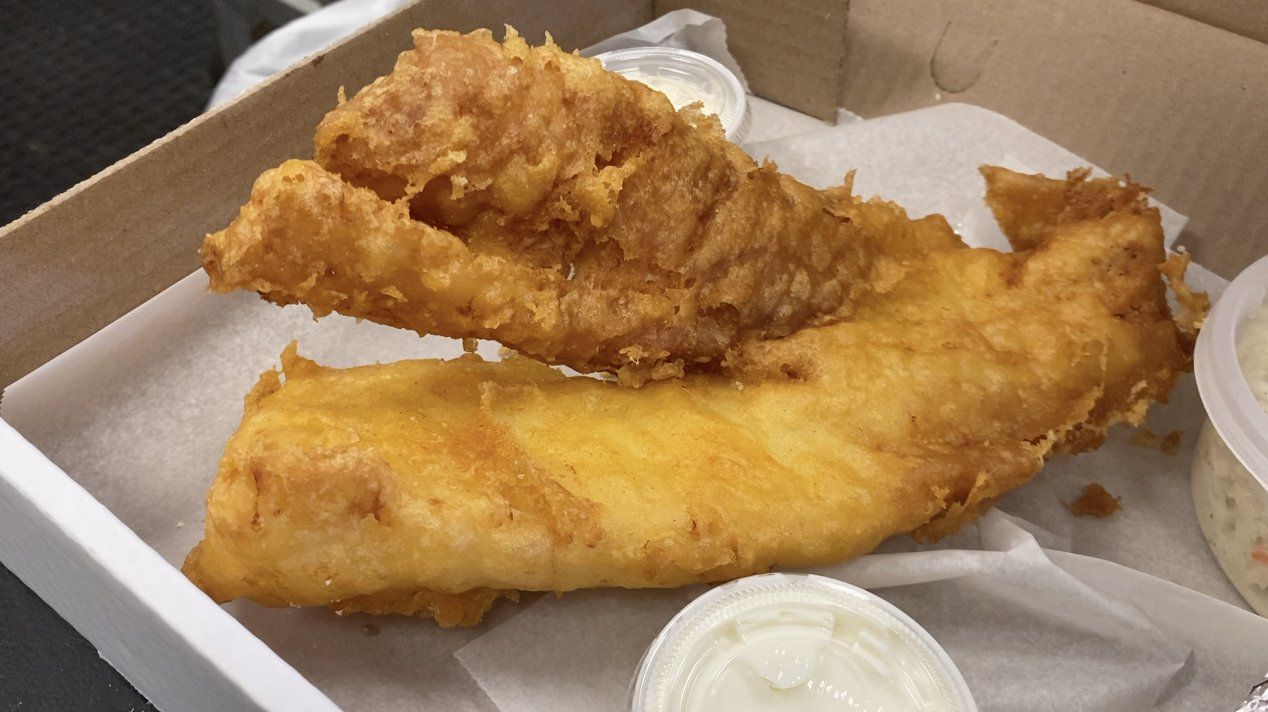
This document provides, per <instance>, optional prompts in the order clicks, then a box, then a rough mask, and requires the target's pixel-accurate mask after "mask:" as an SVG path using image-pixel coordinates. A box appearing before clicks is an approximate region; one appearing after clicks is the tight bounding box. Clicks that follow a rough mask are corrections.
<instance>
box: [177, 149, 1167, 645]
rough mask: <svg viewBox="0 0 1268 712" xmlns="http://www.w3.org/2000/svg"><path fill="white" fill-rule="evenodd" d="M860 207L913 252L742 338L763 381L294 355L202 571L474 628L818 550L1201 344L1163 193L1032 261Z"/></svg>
mask: <svg viewBox="0 0 1268 712" xmlns="http://www.w3.org/2000/svg"><path fill="white" fill-rule="evenodd" d="M987 175H988V180H989V181H990V184H991V185H990V190H991V192H990V199H991V202H992V203H993V207H994V208H995V209H996V210H997V212H998V211H1000V210H1009V209H1015V210H1019V211H1025V210H1029V209H1030V208H1031V207H1032V206H1027V205H1024V204H1022V205H1010V204H1009V201H1013V200H1017V199H1018V196H1024V195H1027V193H1024V192H1015V191H1004V192H1003V193H1000V192H999V191H997V190H995V189H996V188H997V187H998V186H999V185H1000V183H1001V181H1003V180H1005V179H1007V180H1008V181H1015V182H1020V184H1029V186H1030V189H1031V190H1032V192H1035V193H1044V194H1046V191H1048V190H1050V189H1053V188H1054V187H1057V188H1058V190H1065V188H1066V187H1068V186H1066V185H1065V182H1062V181H1048V180H1047V179H1045V178H1042V177H1039V176H1018V175H1015V174H1009V173H1003V172H991V173H988V174H987ZM1072 180H1073V181H1080V179H1079V177H1078V176H1075V177H1074V178H1073V179H1072ZM1106 189H1108V187H1107V188H1106ZM862 205H864V206H865V207H864V208H862V210H864V211H874V210H883V211H884V212H882V213H881V214H886V215H889V216H890V217H891V218H892V220H893V225H892V226H891V227H892V228H893V229H891V230H886V231H883V234H882V233H878V234H877V235H876V236H874V237H875V239H876V240H883V239H884V238H886V237H888V238H889V239H890V242H889V243H885V244H884V246H883V247H880V248H877V251H878V253H879V254H881V255H882V256H889V255H904V256H903V257H902V258H901V259H893V260H891V261H889V262H888V263H886V266H885V267H884V268H883V269H877V270H874V271H873V272H872V273H870V274H869V285H870V288H869V289H868V290H867V291H866V292H864V293H863V294H861V296H860V297H859V300H858V302H857V304H856V305H855V309H854V313H853V315H852V317H851V318H849V319H847V320H843V321H840V322H837V323H834V324H830V325H826V326H822V327H812V328H806V329H802V330H801V331H798V332H797V333H795V334H792V335H790V336H788V337H786V338H783V339H779V340H771V341H759V342H752V343H749V344H747V345H744V346H742V347H741V348H739V349H737V350H735V351H734V352H733V353H732V354H731V358H732V359H734V360H735V361H736V362H737V363H742V364H743V366H744V368H743V369H742V371H741V373H742V376H743V378H742V379H736V378H733V377H730V376H728V375H725V374H722V373H693V374H688V375H687V376H686V377H684V378H683V379H680V380H672V381H658V382H655V383H649V384H647V385H646V386H644V387H643V388H642V389H639V390H634V389H628V388H621V387H619V386H618V385H616V384H613V383H608V382H602V381H598V380H594V379H589V378H580V377H573V378H570V377H565V376H564V375H562V374H560V373H559V372H557V371H555V370H553V369H551V368H548V367H546V366H544V365H542V364H540V363H537V362H534V361H531V360H529V359H526V358H521V357H516V358H512V359H510V360H509V361H506V362H501V363H488V362H483V361H480V360H479V359H477V358H475V357H470V356H469V357H464V358H461V359H458V360H456V361H428V360H423V361H403V362H399V363H395V364H390V365H380V366H364V367H359V368H350V369H343V370H338V369H332V368H325V367H322V366H319V365H317V364H315V363H313V362H311V361H308V360H306V359H303V358H301V357H299V356H298V355H296V353H295V352H294V349H290V350H288V352H287V353H286V354H284V355H283V371H284V377H283V376H282V375H279V374H277V373H274V372H269V373H266V374H264V376H263V377H262V378H261V380H260V383H259V385H257V386H256V388H255V390H254V391H253V392H252V393H251V394H250V395H249V396H248V397H247V401H246V409H245V410H246V412H245V415H244V417H243V421H242V424H241V426H240V428H239V430H238V431H237V433H236V434H235V435H234V436H233V438H232V439H231V440H230V442H229V444H228V446H227V448H226V451H225V455H224V458H223V460H222V462H221V467H220V472H219V475H218V476H217V478H216V481H215V483H214V485H213V486H212V489H211V491H210V493H209V495H208V500H207V524H206V532H205V538H204V540H203V541H202V543H200V544H199V545H198V547H197V548H196V549H195V550H194V551H193V552H192V553H191V554H190V556H189V558H188V560H187V561H186V563H185V567H184V570H185V572H186V573H187V574H188V575H189V577H190V578H191V579H192V580H194V581H195V582H196V583H197V584H198V585H199V586H201V587H202V588H203V589H204V590H205V591H207V592H208V593H209V594H210V595H211V596H212V597H213V598H215V599H216V600H218V601H226V600H230V599H235V598H249V599H252V600H255V601H258V602H260V603H263V604H266V605H301V606H312V605H330V606H333V607H335V608H336V609H337V610H346V611H370V612H376V613H386V612H397V613H409V614H420V615H428V616H432V617H435V618H436V620H437V621H438V622H440V623H441V624H442V625H467V624H473V623H475V622H478V620H479V618H480V616H481V615H482V613H483V612H484V610H485V609H486V608H487V607H488V606H489V605H491V603H492V602H493V600H494V599H495V598H496V597H497V596H499V595H504V594H510V593H512V592H514V591H519V590H529V591H570V590H574V589H578V588H586V587H596V586H622V587H630V588H639V587H668V586H679V585H683V584H688V583H693V582H701V581H721V580H725V579H730V578H734V577H738V576H743V575H746V574H752V573H755V572H763V571H767V570H769V569H771V568H773V567H794V568H795V567H805V566H811V565H817V564H823V563H827V562H832V561H837V560H840V559H843V558H846V557H850V556H855V555H858V554H862V553H865V552H868V551H870V550H871V549H872V548H873V547H875V546H876V545H877V544H878V543H879V542H881V541H882V540H883V539H885V538H886V537H888V536H891V535H893V534H896V533H901V532H913V533H914V534H915V535H916V536H918V537H924V538H932V537H937V536H941V535H943V534H946V533H949V532H951V531H954V530H955V529H956V528H957V527H959V526H961V525H963V524H964V523H965V522H968V521H971V520H972V519H973V518H974V517H976V516H977V515H978V514H980V513H981V512H982V511H983V510H984V509H985V508H986V507H988V506H990V504H991V503H992V502H993V501H994V500H995V499H996V498H997V497H999V496H1000V495H1002V494H1003V493H1004V492H1006V491H1008V490H1010V489H1012V488H1014V487H1017V486H1018V485H1021V484H1023V483H1024V482H1026V481H1027V480H1029V479H1030V478H1031V477H1033V476H1034V475H1035V474H1036V473H1037V472H1038V471H1039V469H1040V468H1041V467H1042V465H1043V462H1044V460H1045V459H1046V458H1047V457H1049V456H1051V455H1053V454H1054V453H1058V452H1064V451H1078V450H1083V449H1086V448H1089V447H1094V446H1097V445H1099V444H1100V443H1101V441H1102V440H1103V438H1104V434H1105V431H1106V428H1108V427H1109V426H1110V425H1111V424H1113V423H1116V422H1124V421H1125V422H1129V423H1139V422H1140V421H1141V420H1142V419H1143V417H1144V415H1145V411H1146V409H1147V408H1148V406H1149V405H1150V403H1152V402H1153V401H1155V400H1165V398H1166V395H1167V393H1168V391H1169V390H1170V388H1171V387H1172V385H1173V383H1174V382H1175V379H1176V377H1177V374H1178V373H1179V372H1180V371H1181V370H1183V369H1184V368H1185V367H1186V366H1187V365H1188V363H1189V355H1190V350H1189V337H1188V336H1186V335H1185V334H1184V333H1182V332H1181V330H1180V329H1179V328H1178V327H1177V326H1176V324H1175V323H1174V321H1173V319H1172V317H1171V315H1170V313H1169V311H1168V307H1167V301H1166V288H1165V286H1164V284H1163V281H1162V279H1161V277H1160V267H1161V266H1162V265H1163V263H1164V260H1165V258H1166V256H1165V253H1164V250H1163V246H1162V232H1161V228H1160V226H1159V220H1158V214H1157V212H1156V211H1155V210H1153V209H1150V208H1149V207H1148V206H1147V205H1146V204H1145V202H1144V199H1143V196H1142V197H1139V198H1138V199H1136V200H1134V201H1131V202H1130V203H1129V204H1124V205H1118V206H1116V207H1115V208H1113V209H1112V210H1111V211H1110V212H1109V213H1108V214H1105V215H1095V216H1091V217H1086V218H1081V217H1079V216H1078V215H1075V214H1074V213H1070V214H1068V215H1067V219H1065V220H1064V221H1063V222H1062V223H1061V224H1058V225H1052V226H1050V227H1051V229H1045V230H1043V231H1038V232H1035V231H1031V232H1027V233H1026V234H1028V235H1029V234H1036V235H1038V234H1042V239H1041V240H1038V241H1036V242H1035V243H1034V244H1031V245H1029V246H1030V249H1028V250H1025V251H1021V252H1017V253H1011V254H1005V253H999V252H996V251H993V250H987V249H967V248H964V247H963V246H962V245H958V244H940V243H939V241H938V240H936V239H927V238H928V235H927V234H925V232H924V231H923V230H918V229H912V228H911V223H903V222H902V221H901V220H900V219H899V217H898V215H899V213H896V212H895V211H893V210H889V209H887V208H885V206H884V205H883V204H878V203H872V204H862ZM1076 212H1077V211H1076ZM1005 228H1006V229H1007V230H1008V231H1009V232H1010V234H1012V235H1013V236H1016V230H1014V229H1013V228H1011V227H1009V226H1008V225H1005Z"/></svg>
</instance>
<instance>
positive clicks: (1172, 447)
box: [1158, 430, 1180, 455]
mask: <svg viewBox="0 0 1268 712" xmlns="http://www.w3.org/2000/svg"><path fill="white" fill-rule="evenodd" d="M1158 449H1159V450H1162V452H1163V453H1164V454H1167V455H1174V454H1176V453H1177V452H1180V431H1179V430H1172V431H1171V432H1169V433H1167V437H1165V438H1163V439H1162V445H1160V446H1159V447H1158Z"/></svg>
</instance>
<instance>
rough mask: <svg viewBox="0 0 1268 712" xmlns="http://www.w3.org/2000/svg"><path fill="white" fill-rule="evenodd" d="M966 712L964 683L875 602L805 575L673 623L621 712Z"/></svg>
mask: <svg viewBox="0 0 1268 712" xmlns="http://www.w3.org/2000/svg"><path fill="white" fill-rule="evenodd" d="M842 709H848V710H853V711H854V712H882V711H883V712H893V711H896V710H919V711H923V712H934V711H937V712H976V710H977V706H976V705H975V703H974V702H973V696H972V695H971V694H970V693H969V688H968V685H966V684H965V682H964V678H963V677H962V676H961V675H960V672H959V670H957V669H956V667H955V664H954V663H953V662H951V658H949V657H948V656H947V654H946V652H945V651H943V649H942V648H941V647H940V646H939V645H938V643H937V642H936V641H934V639H933V637H932V636H930V635H929V634H928V633H927V632H925V630H924V629H923V628H921V627H920V626H919V625H917V624H916V622H915V621H913V620H912V619H911V618H909V617H907V615H906V614H904V613H903V612H902V611H900V610H898V609H897V608H895V607H894V606H893V605H891V604H889V603H888V602H886V601H885V600H884V599H882V598H880V597H878V596H876V595H874V594H871V593H868V592H867V591H865V590H863V589H861V588H857V587H855V586H851V585H849V584H847V583H843V582H841V581H837V580H835V579H830V578H825V577H823V576H813V575H805V574H763V575H761V576H750V577H748V578H742V579H739V580H736V581H732V582H731V583H728V584H724V585H722V586H718V587H716V588H714V589H712V590H710V591H709V592H708V593H705V594H704V595H702V596H700V597H699V598H697V599H696V600H695V601H692V602H691V603H690V604H689V605H688V606H687V607H686V608H684V609H683V610H682V611H680V612H679V613H678V615H676V616H674V618H673V620H671V621H670V622H669V624H668V625H666V626H665V629H664V630H663V631H661V633H660V636H658V637H657V638H656V640H655V641H654V642H653V643H652V644H651V646H650V647H649V648H648V649H647V652H646V653H645V654H644V655H643V659H642V661H641V662H640V663H639V668H638V672H637V673H636V675H635V678H634V682H633V685H632V690H631V703H630V710H631V712H704V711H705V710H726V711H727V712H758V711H760V710H785V711H788V712H793V711H796V712H819V711H821V710H822V711H827V710H842Z"/></svg>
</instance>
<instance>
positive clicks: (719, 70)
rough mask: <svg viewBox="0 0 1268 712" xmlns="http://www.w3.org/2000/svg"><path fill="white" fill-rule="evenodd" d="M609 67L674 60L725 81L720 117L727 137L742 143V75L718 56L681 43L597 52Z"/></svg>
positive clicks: (680, 66) (744, 97)
mask: <svg viewBox="0 0 1268 712" xmlns="http://www.w3.org/2000/svg"><path fill="white" fill-rule="evenodd" d="M595 59H597V60H599V61H600V62H602V63H603V66H604V67H605V68H606V69H608V70H609V71H613V72H616V73H617V74H620V73H622V72H623V71H625V70H629V69H637V68H639V67H642V66H648V65H650V64H654V63H657V62H671V63H673V65H674V67H675V69H678V70H681V71H684V72H687V73H689V74H694V75H695V76H697V77H700V78H707V77H712V78H715V79H717V80H719V81H720V82H721V83H722V86H723V89H724V93H723V96H722V101H721V108H720V109H719V111H718V120H719V121H721V122H722V130H723V131H724V132H725V133H726V137H727V139H728V140H730V141H732V142H734V143H739V142H740V141H741V140H742V139H743V138H744V133H745V132H746V131H747V130H748V96H747V95H746V94H745V93H744V85H743V84H740V79H739V77H737V76H735V73H734V72H732V71H731V70H730V69H727V68H726V66H725V65H723V64H722V63H721V62H718V61H717V60H716V59H714V58H712V57H710V56H708V55H705V54H701V53H699V52H692V51H691V50H689V49H681V48H678V47H629V48H626V49H617V50H612V51H611V52H603V53H602V54H598V55H595Z"/></svg>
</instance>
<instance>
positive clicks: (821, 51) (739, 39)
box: [656, 0, 850, 121]
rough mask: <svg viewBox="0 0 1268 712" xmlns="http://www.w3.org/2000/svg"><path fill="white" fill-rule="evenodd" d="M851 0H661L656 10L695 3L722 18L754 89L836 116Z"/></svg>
mask: <svg viewBox="0 0 1268 712" xmlns="http://www.w3.org/2000/svg"><path fill="white" fill-rule="evenodd" d="M849 7H850V3H849V2H848V0H773V1H771V2H733V1H732V2H728V0H656V14H657V15H662V14H664V13H666V12H670V11H672V10H681V9H683V8H691V9H693V10H699V11H701V12H706V13H708V14H710V15H714V16H715V17H720V18H722V21H723V22H725V23H726V34H727V46H728V47H729V48H730V50H731V53H732V54H734V55H735V59H736V61H738V62H739V63H740V66H741V67H743V68H744V76H745V77H746V78H747V79H748V82H749V86H750V88H751V89H752V90H753V92H754V93H755V94H757V95H759V96H761V97H762V98H764V99H770V100H771V101H775V102H778V103H780V104H783V105H785V106H789V107H792V108H794V109H796V110H798V111H801V112H804V113H807V114H810V115H811V116H814V117H816V118H819V119H823V120H825V121H835V120H836V115H837V101H838V98H839V97H840V96H841V81H842V78H843V77H844V73H843V70H842V64H843V63H844V61H845V42H846V39H845V37H846V35H845V23H846V16H847V14H848V10H849Z"/></svg>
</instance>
